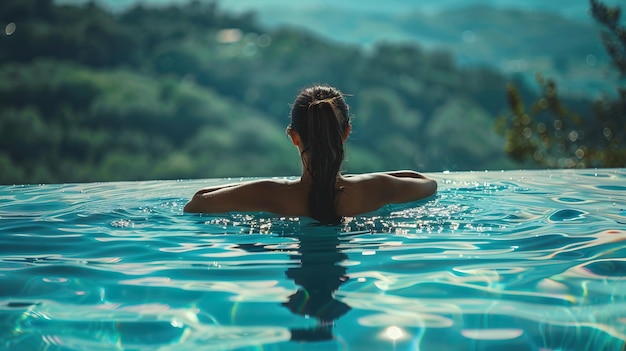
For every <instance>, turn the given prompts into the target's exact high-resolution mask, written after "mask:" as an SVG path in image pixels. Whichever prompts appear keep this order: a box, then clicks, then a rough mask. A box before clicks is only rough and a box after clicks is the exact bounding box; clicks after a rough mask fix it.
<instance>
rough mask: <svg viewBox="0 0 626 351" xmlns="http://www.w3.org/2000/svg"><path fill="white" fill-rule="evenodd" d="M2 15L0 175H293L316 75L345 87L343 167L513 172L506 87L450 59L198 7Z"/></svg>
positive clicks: (32, 8)
mask: <svg viewBox="0 0 626 351" xmlns="http://www.w3.org/2000/svg"><path fill="white" fill-rule="evenodd" d="M0 23H2V26H3V27H4V33H3V34H2V35H1V36H0V169H1V170H2V172H0V183H2V184H11V183H20V184H21V183H54V182H77V181H104V180H139V179H173V178H200V177H202V178H204V177H226V176H232V177H240V176H244V177H249V176H270V175H272V176H280V175H297V174H299V172H300V164H299V159H298V155H297V151H296V150H295V149H294V148H293V147H292V146H291V145H290V143H289V141H288V140H287V139H286V136H285V133H284V129H285V127H286V125H287V124H288V113H289V104H290V103H291V102H292V100H293V98H294V97H295V95H296V94H297V92H298V91H299V89H300V88H301V87H303V86H305V85H307V84H311V83H315V82H321V83H329V84H332V85H335V86H337V87H338V88H340V89H341V90H342V91H344V92H345V93H348V94H350V95H351V96H350V97H349V103H350V105H351V107H352V113H353V114H354V117H355V118H354V121H353V124H354V132H353V134H352V135H351V137H350V141H349V150H348V156H347V158H348V160H347V163H346V166H345V169H346V170H347V171H348V172H362V171H374V170H384V169H391V168H414V169H418V170H422V171H437V170H444V169H450V170H467V169H472V170H483V169H501V168H507V167H511V166H512V164H511V163H510V161H509V160H508V159H507V158H506V155H505V154H504V153H503V151H502V140H501V139H500V138H499V137H498V136H496V134H495V133H494V132H493V127H492V126H493V120H494V118H495V117H496V116H497V114H499V113H500V112H502V111H503V110H505V109H506V108H507V107H506V98H505V93H504V87H505V84H506V80H505V79H504V77H502V76H500V75H499V74H497V73H494V72H492V71H490V70H486V69H469V68H464V69H460V68H458V67H457V66H456V64H455V61H454V60H453V59H452V56H451V55H450V54H449V53H448V52H443V51H434V52H431V51H427V50H424V49H421V48H420V47H419V46H418V45H416V44H384V43H381V44H378V45H376V46H375V47H374V48H373V50H371V51H367V52H365V51H363V49H361V48H359V47H356V46H350V45H344V44H338V43H335V42H329V41H325V40H323V39H320V38H318V37H316V36H313V35H311V34H308V33H307V32H304V31H299V30H297V29H280V28H279V29H266V28H263V27H262V26H260V25H259V24H258V22H257V21H256V19H255V17H254V15H253V14H250V13H246V14H231V13H227V12H225V11H223V10H221V9H220V8H218V7H217V5H215V4H206V3H200V2H190V3H188V4H185V5H178V6H172V7H161V8H149V7H142V6H138V7H134V8H132V9H129V10H128V11H126V12H124V13H121V14H111V13H109V12H107V11H105V10H103V9H101V8H99V7H98V6H96V5H94V4H93V3H92V4H89V5H85V6H83V7H76V6H68V5H56V4H54V3H53V2H52V1H51V0H3V1H2V2H1V3H0ZM518 86H520V85H519V84H518ZM521 90H522V94H523V95H528V94H529V93H528V92H526V90H525V89H524V88H523V86H521Z"/></svg>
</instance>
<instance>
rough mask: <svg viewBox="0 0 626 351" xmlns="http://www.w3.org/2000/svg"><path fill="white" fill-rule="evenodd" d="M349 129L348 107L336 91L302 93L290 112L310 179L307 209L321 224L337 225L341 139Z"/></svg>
mask: <svg viewBox="0 0 626 351" xmlns="http://www.w3.org/2000/svg"><path fill="white" fill-rule="evenodd" d="M349 125H350V117H349V108H348V104H346V101H345V100H344V98H343V95H342V93H341V92H340V91H339V90H337V89H336V88H333V87H330V86H323V85H315V86H311V87H308V88H305V89H303V90H302V91H301V92H300V94H299V95H298V97H297V98H296V100H295V102H294V104H293V106H292V108H291V124H290V126H289V127H290V128H291V129H292V130H294V131H296V132H297V133H298V134H299V135H300V138H301V139H302V144H303V145H302V156H304V155H305V154H306V156H307V157H303V160H304V162H303V163H304V167H305V169H306V171H307V172H309V174H310V175H311V184H310V189H309V196H308V207H309V212H310V215H311V217H313V218H314V219H316V220H318V221H319V222H321V223H322V224H332V223H338V222H339V221H340V220H341V217H340V216H339V215H337V208H336V207H337V194H338V192H339V191H340V190H338V189H337V175H338V174H339V168H340V167H341V162H342V161H343V157H344V148H343V136H344V135H345V132H346V130H347V128H348V126H349Z"/></svg>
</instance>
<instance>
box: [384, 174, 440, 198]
mask: <svg viewBox="0 0 626 351" xmlns="http://www.w3.org/2000/svg"><path fill="white" fill-rule="evenodd" d="M381 177H382V178H384V179H385V178H386V179H385V180H384V181H383V182H384V186H383V187H382V188H383V189H384V190H382V191H384V193H385V196H384V197H386V198H387V200H386V202H388V203H396V204H397V203H405V202H412V201H417V200H421V199H424V198H427V197H430V196H432V195H433V194H435V193H436V192H437V181H436V180H434V179H432V178H429V177H427V176H425V175H423V174H420V173H417V172H414V171H394V172H385V173H383V174H382V175H381Z"/></svg>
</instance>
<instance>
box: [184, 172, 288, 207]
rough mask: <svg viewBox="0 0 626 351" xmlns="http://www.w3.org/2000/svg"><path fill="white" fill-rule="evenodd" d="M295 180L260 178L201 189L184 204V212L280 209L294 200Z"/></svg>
mask: <svg viewBox="0 0 626 351" xmlns="http://www.w3.org/2000/svg"><path fill="white" fill-rule="evenodd" d="M294 185H295V182H294V181H288V180H259V181H251V182H246V183H241V184H234V185H229V186H225V187H222V188H218V189H213V190H212V191H206V190H205V189H201V190H199V191H198V192H196V194H195V195H194V196H193V197H192V198H191V200H190V201H189V202H188V203H187V205H185V208H184V211H185V212H195V213H224V212H231V211H242V212H245V211H268V212H273V213H283V212H284V211H283V209H284V208H286V206H285V203H286V202H288V201H290V200H297V199H296V196H295V192H294V189H296V188H297V187H296V186H294Z"/></svg>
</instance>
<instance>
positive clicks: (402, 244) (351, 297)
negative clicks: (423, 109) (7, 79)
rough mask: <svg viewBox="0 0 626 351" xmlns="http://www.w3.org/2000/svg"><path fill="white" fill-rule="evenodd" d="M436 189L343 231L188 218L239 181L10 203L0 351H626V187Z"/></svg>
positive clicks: (26, 189) (575, 174)
mask: <svg viewBox="0 0 626 351" xmlns="http://www.w3.org/2000/svg"><path fill="white" fill-rule="evenodd" d="M431 176H433V177H434V178H436V179H437V180H438V181H439V189H440V191H439V193H438V195H437V196H435V197H433V198H430V199H427V200H424V201H421V202H418V203H411V204H405V205H400V206H389V207H386V208H384V209H381V210H379V211H377V212H375V213H370V214H367V215H363V216H360V217H355V218H348V219H347V220H346V222H345V223H344V224H342V225H341V226H336V227H320V226H315V225H313V222H312V221H311V220H308V219H306V218H279V217H275V216H271V215H267V214H259V213H257V214H228V215H210V216H209V215H190V214H184V213H182V208H183V206H184V204H185V202H186V200H187V199H188V198H189V197H190V196H191V195H192V194H193V193H194V192H195V190H197V189H198V188H199V187H202V186H207V185H215V184H219V183H227V182H229V181H228V180H202V181H154V182H121V183H91V184H68V185H35V186H2V187H0V349H1V350H176V351H183V350H455V351H456V350H485V351H495V350H503V349H504V350H507V351H516V350H536V351H547V350H553V351H557V350H559V351H561V350H562V351H565V350H568V351H569V350H572V351H573V350H594V351H598V350H611V351H613V350H623V349H624V348H625V343H626V170H623V169H622V170H577V171H506V172H472V173H438V174H431ZM231 181H232V180H231Z"/></svg>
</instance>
